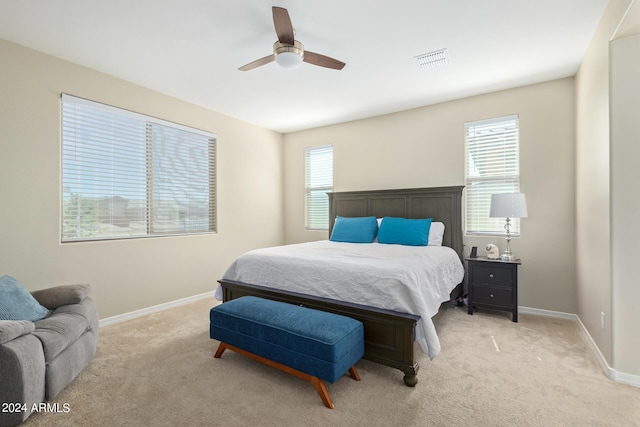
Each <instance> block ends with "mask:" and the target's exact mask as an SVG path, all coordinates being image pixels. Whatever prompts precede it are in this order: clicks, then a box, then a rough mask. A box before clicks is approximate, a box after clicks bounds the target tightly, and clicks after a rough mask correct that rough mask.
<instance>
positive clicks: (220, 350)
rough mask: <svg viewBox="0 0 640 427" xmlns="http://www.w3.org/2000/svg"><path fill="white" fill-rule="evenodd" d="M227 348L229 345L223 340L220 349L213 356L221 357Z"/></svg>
mask: <svg viewBox="0 0 640 427" xmlns="http://www.w3.org/2000/svg"><path fill="white" fill-rule="evenodd" d="M226 349H227V345H226V344H225V343H223V342H221V343H220V345H219V346H218V350H217V351H216V354H214V355H213V357H215V358H216V359H219V358H220V356H222V353H224V351H225V350H226Z"/></svg>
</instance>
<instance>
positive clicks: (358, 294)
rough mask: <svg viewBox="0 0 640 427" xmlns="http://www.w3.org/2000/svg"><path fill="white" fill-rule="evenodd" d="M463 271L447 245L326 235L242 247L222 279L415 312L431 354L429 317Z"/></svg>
mask: <svg viewBox="0 0 640 427" xmlns="http://www.w3.org/2000/svg"><path fill="white" fill-rule="evenodd" d="M463 277H464V267H463V266H462V263H461V262H460V258H459V257H458V255H457V254H456V252H455V251H454V250H453V249H451V248H449V247H446V246H401V245H384V244H378V243H371V244H358V243H340V242H331V241H328V240H325V241H318V242H309V243H300V244H293V245H285V246H277V247H272V248H265V249H256V250H253V251H250V252H247V253H246V254H244V255H242V256H240V257H239V258H238V259H236V260H235V261H234V262H233V264H231V266H230V267H229V269H228V270H227V271H226V273H225V274H224V276H223V279H226V280H235V281H239V282H244V283H250V284H254V285H260V286H265V287H270V288H277V289H283V290H287V291H293V292H299V293H303V294H309V295H316V296H321V297H325V298H331V299H334V300H339V301H347V302H351V303H356V304H363V305H369V306H373V307H378V308H384V309H388V310H394V311H400V312H403V313H411V314H417V315H419V316H420V320H419V321H418V324H417V328H416V340H417V341H418V343H419V344H420V346H421V347H422V349H423V350H424V351H425V353H427V354H428V355H429V357H430V358H431V359H433V358H434V357H435V356H436V355H437V354H438V353H439V352H440V342H439V340H438V336H437V334H436V330H435V327H434V325H433V322H432V320H431V317H432V316H434V315H435V314H436V313H437V312H438V309H439V307H440V304H441V303H443V302H445V301H448V300H449V294H450V293H451V291H452V290H453V288H454V287H455V286H456V285H457V284H458V283H460V282H462V279H463ZM216 298H217V299H218V300H222V289H221V288H220V287H218V289H217V290H216Z"/></svg>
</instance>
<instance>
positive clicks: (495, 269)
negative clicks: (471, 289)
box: [473, 265, 513, 287]
mask: <svg viewBox="0 0 640 427" xmlns="http://www.w3.org/2000/svg"><path fill="white" fill-rule="evenodd" d="M473 283H474V284H487V285H498V286H508V287H511V285H512V283H513V269H512V268H510V267H507V268H501V267H499V266H495V265H486V266H485V265H475V266H474V267H473Z"/></svg>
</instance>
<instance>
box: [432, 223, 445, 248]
mask: <svg viewBox="0 0 640 427" xmlns="http://www.w3.org/2000/svg"><path fill="white" fill-rule="evenodd" d="M443 237H444V224H443V223H442V222H432V223H431V228H430V229H429V243H428V245H429V246H442V238H443Z"/></svg>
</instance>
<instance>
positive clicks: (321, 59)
mask: <svg viewBox="0 0 640 427" xmlns="http://www.w3.org/2000/svg"><path fill="white" fill-rule="evenodd" d="M304 62H307V63H309V64H313V65H318V66H320V67H325V68H332V69H334V70H342V69H343V68H344V66H345V65H347V64H345V63H344V62H342V61H338V60H337V59H334V58H330V57H328V56H324V55H320V54H319V53H315V52H309V51H308V50H305V51H304Z"/></svg>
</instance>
